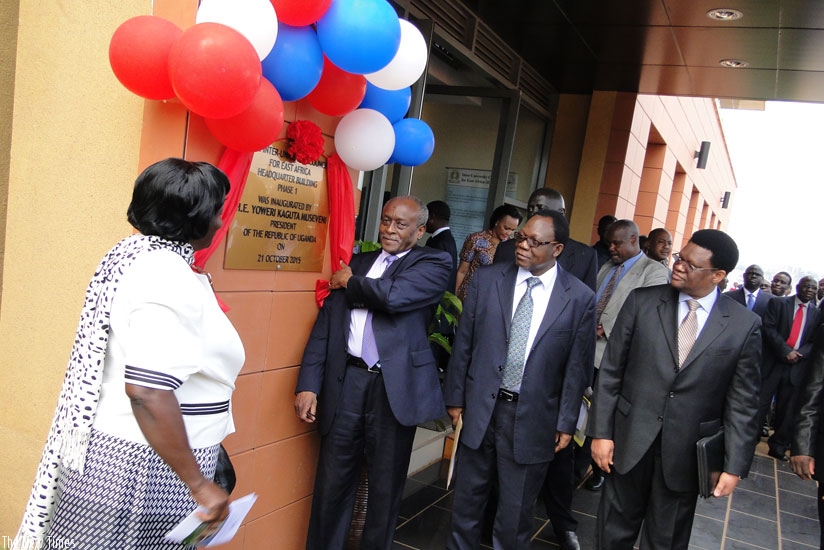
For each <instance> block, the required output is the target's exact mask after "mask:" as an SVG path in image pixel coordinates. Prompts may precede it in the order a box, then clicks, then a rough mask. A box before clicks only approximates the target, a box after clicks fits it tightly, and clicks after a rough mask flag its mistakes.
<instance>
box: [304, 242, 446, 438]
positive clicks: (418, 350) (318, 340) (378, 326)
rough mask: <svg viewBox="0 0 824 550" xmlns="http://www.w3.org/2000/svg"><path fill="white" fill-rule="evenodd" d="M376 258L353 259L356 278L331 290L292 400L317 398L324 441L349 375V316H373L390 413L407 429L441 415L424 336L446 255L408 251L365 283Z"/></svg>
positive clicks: (443, 285) (438, 390)
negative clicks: (304, 395)
mask: <svg viewBox="0 0 824 550" xmlns="http://www.w3.org/2000/svg"><path fill="white" fill-rule="evenodd" d="M379 254H380V251H379V250H376V251H374V252H366V253H363V254H355V256H353V257H352V262H351V264H350V267H351V268H352V273H353V276H352V277H351V278H350V279H349V282H348V283H347V287H346V288H345V289H338V290H333V291H332V292H331V293H330V294H329V296H328V297H327V298H326V300H325V302H324V304H323V307H322V308H321V310H320V312H318V317H317V319H316V321H315V324H314V326H313V327H312V332H311V333H310V335H309V341H308V342H307V343H306V349H305V350H304V353H303V360H302V362H301V367H300V373H299V374H298V383H297V389H296V392H301V391H311V392H314V393H316V394H317V395H318V430H319V431H320V433H321V435H325V434H326V433H327V432H328V431H329V428H330V427H331V426H332V421H333V420H334V418H335V415H336V414H337V411H338V408H339V406H340V402H341V401H342V400H343V399H345V398H346V396H344V395H341V389H342V387H343V379H344V376H345V371H346V354H347V338H348V336H349V317H350V311H351V310H352V309H353V308H364V307H365V308H368V309H369V310H371V311H372V330H373V332H374V333H375V342H376V344H377V347H378V354H379V356H380V363H381V373H382V376H383V382H384V385H385V386H386V394H387V397H388V398H389V405H390V406H391V408H392V412H393V413H394V415H395V418H396V419H397V420H398V422H400V423H401V424H403V425H404V426H414V425H416V424H420V423H421V422H427V421H429V420H432V419H434V418H438V417H441V416H443V415H444V414H446V410H445V408H444V403H443V396H442V393H441V387H440V381H439V379H438V369H437V366H436V363H435V357H434V356H433V354H432V349H431V347H430V346H429V342H428V340H427V329H428V326H429V323H430V321H431V320H432V314H433V313H434V310H435V306H436V304H437V303H438V302H439V301H440V299H441V297H442V296H443V293H444V291H445V290H446V284H447V280H448V279H449V268H450V265H451V264H450V259H449V255H448V254H447V253H445V252H443V251H440V250H433V249H431V248H426V247H419V246H415V247H413V248H412V249H411V250H410V251H409V253H408V254H407V255H405V256H404V257H403V258H401V259H399V260H397V261H395V262H393V263H392V264H391V265H390V266H389V267H387V268H386V271H385V272H384V273H383V275H382V276H381V277H380V278H378V279H370V278H368V277H366V276H365V275H366V273H368V272H369V269H370V268H371V267H372V263H373V262H374V261H375V259H376V258H377V257H378V255H379Z"/></svg>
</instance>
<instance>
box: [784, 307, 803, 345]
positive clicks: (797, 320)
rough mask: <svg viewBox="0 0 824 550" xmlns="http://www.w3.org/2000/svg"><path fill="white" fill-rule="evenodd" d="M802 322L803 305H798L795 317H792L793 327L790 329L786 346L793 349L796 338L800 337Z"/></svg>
mask: <svg viewBox="0 0 824 550" xmlns="http://www.w3.org/2000/svg"><path fill="white" fill-rule="evenodd" d="M803 322H804V304H798V309H797V310H795V317H793V326H792V328H791V329H790V337H789V338H787V345H788V346H790V347H791V348H793V349H795V345H796V344H797V343H798V337H799V336H800V335H801V323H803Z"/></svg>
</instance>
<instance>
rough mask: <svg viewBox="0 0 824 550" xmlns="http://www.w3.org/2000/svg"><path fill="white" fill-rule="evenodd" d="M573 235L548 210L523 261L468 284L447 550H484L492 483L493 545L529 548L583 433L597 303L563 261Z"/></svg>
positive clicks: (451, 396)
mask: <svg viewBox="0 0 824 550" xmlns="http://www.w3.org/2000/svg"><path fill="white" fill-rule="evenodd" d="M568 235H569V225H568V223H567V221H566V219H565V218H564V217H563V215H562V214H561V213H560V212H557V211H540V212H538V213H537V214H535V215H534V216H533V217H531V218H530V219H529V221H527V223H526V225H525V226H524V228H523V229H522V230H521V232H520V233H518V234H517V236H516V238H515V240H516V241H517V242H518V245H517V249H516V262H517V265H516V262H513V263H512V264H507V265H501V264H498V265H493V266H492V267H489V268H485V269H480V270H478V271H477V272H476V274H475V277H474V278H473V280H472V283H471V284H470V287H469V294H468V296H467V300H466V301H465V302H464V310H463V315H462V317H461V322H460V323H459V324H458V333H457V335H456V337H455V345H454V346H453V348H452V359H451V361H450V363H449V370H448V373H447V381H446V386H445V389H444V396H445V400H446V403H447V405H448V409H447V410H448V412H449V414H450V416H451V417H452V421H453V423H457V421H458V418H459V417H460V416H461V414H463V432H462V434H461V438H460V443H459V445H458V449H457V453H458V454H457V465H456V476H457V477H456V485H455V495H454V499H453V503H452V530H451V534H450V538H449V542H448V544H447V547H448V548H452V549H469V548H478V546H479V544H480V536H481V526H480V521H481V517H482V515H483V509H484V505H485V504H486V499H487V497H488V495H489V493H490V490H491V484H492V483H493V482H494V483H497V487H498V490H499V503H498V507H497V513H496V517H495V526H494V529H493V544H494V546H495V548H506V549H508V550H517V549H526V548H528V547H529V538H530V534H531V527H532V522H531V516H532V508H533V506H534V502H535V499H536V498H537V496H538V493H539V491H540V489H541V486H542V485H543V481H544V478H545V475H546V471H547V467H548V465H549V463H550V461H551V460H552V459H553V456H555V453H556V452H557V451H558V450H560V449H563V448H565V447H566V446H568V445H569V443H570V441H571V437H572V433H573V432H574V431H575V427H576V422H577V419H578V411H579V409H580V406H581V396H582V395H583V391H584V388H585V387H586V386H587V384H589V381H590V374H591V371H592V351H593V348H594V335H595V316H594V312H595V303H594V296H593V293H592V291H591V290H590V289H588V288H587V287H586V285H584V284H583V283H581V282H580V281H579V280H577V279H576V278H575V277H572V276H570V275H569V274H568V273H567V272H566V271H564V270H563V269H562V268H560V267H558V266H557V264H556V257H557V256H558V255H559V254H560V253H561V251H562V250H563V247H564V244H563V243H564V242H565V241H566V240H567V238H568Z"/></svg>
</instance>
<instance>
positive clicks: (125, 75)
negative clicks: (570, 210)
mask: <svg viewBox="0 0 824 550" xmlns="http://www.w3.org/2000/svg"><path fill="white" fill-rule="evenodd" d="M181 34H183V31H182V30H180V28H179V27H178V26H177V25H175V24H174V23H172V22H171V21H167V20H166V19H163V18H161V17H154V16H152V15H139V16H137V17H132V18H131V19H129V20H127V21H125V22H123V24H121V25H120V26H119V27H117V30H115V31H114V34H112V40H111V42H109V64H110V65H111V66H112V72H114V76H116V77H117V79H118V80H119V81H120V83H121V84H123V86H125V87H126V89H128V90H129V91H130V92H132V93H135V94H137V95H139V96H140V97H144V98H146V99H171V98H173V97H174V96H175V91H174V89H172V83H171V81H170V80H169V51H170V50H171V49H172V44H174V43H175V40H177V39H178V38H179V37H180V35H181Z"/></svg>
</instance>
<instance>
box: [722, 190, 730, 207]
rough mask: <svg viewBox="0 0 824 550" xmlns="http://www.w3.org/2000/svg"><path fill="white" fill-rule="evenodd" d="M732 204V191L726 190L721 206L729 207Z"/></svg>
mask: <svg viewBox="0 0 824 550" xmlns="http://www.w3.org/2000/svg"><path fill="white" fill-rule="evenodd" d="M729 206H730V192H729V191H725V192H724V195H723V196H722V197H721V208H729Z"/></svg>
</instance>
